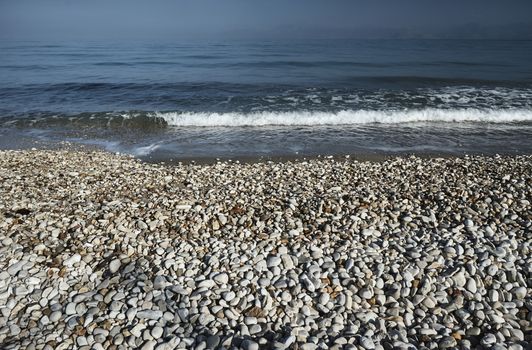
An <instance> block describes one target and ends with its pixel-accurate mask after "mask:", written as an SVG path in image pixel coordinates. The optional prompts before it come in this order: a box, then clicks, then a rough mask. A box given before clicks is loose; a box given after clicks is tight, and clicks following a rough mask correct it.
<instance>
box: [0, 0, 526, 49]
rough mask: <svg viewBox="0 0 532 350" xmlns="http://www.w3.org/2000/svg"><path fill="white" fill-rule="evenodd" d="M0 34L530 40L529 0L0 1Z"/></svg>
mask: <svg viewBox="0 0 532 350" xmlns="http://www.w3.org/2000/svg"><path fill="white" fill-rule="evenodd" d="M0 10H1V11H0V39H2V40H42V41H59V40H72V39H76V40H102V39H117V40H130V39H133V40H162V41H165V40H231V39H250V40H253V39H257V40H280V39H335V38H338V39H349V38H352V39H526V40H528V39H532V20H531V18H530V15H529V14H530V13H532V4H531V3H530V2H529V1H512V2H511V6H509V4H508V3H502V2H499V1H469V2H467V3H466V4H461V3H460V2H458V1H449V2H445V3H435V2H426V1H419V0H415V1H408V2H401V3H398V2H392V1H378V2H371V3H368V2H364V1H333V2H327V3H325V2H320V1H301V0H297V1H290V2H287V3H284V2H281V1H270V2H258V1H241V0H231V1H224V2H216V1H212V0H205V1H197V2H191V1H176V2H170V1H160V2H157V3H143V2H139V1H128V2H125V1H115V2H112V3H106V2H103V1H95V2H90V3H71V2H68V1H50V2H46V3H42V2H37V1H31V0H26V1H19V2H16V3H15V2H9V1H0Z"/></svg>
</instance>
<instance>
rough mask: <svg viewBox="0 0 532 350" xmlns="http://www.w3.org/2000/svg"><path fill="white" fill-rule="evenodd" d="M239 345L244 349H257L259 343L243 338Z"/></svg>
mask: <svg viewBox="0 0 532 350" xmlns="http://www.w3.org/2000/svg"><path fill="white" fill-rule="evenodd" d="M240 346H241V347H242V349H244V350H259V344H257V343H255V342H254V341H252V340H249V339H245V340H244V341H242V343H241V344H240Z"/></svg>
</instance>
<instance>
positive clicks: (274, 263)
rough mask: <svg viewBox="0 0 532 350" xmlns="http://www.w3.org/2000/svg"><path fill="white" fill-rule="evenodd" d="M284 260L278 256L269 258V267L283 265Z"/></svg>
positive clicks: (267, 261)
mask: <svg viewBox="0 0 532 350" xmlns="http://www.w3.org/2000/svg"><path fill="white" fill-rule="evenodd" d="M281 262H282V259H281V258H280V257H278V256H269V257H268V259H267V260H266V264H267V265H268V267H275V266H279V265H281Z"/></svg>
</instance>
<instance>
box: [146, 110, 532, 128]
mask: <svg viewBox="0 0 532 350" xmlns="http://www.w3.org/2000/svg"><path fill="white" fill-rule="evenodd" d="M152 115H153V116H154V117H155V118H156V119H159V120H164V122H166V124H167V125H169V126H179V127H186V126H203V127H208V126H211V127H214V126H268V125H271V126H275V125H279V126H282V125H287V126H291V125H292V126H297V125H302V126H312V125H355V124H403V123H416V122H444V123H456V122H481V123H514V122H530V121H532V110H531V109H506V110H496V109H491V110H480V109H458V110H456V109H422V110H392V111H379V110H375V111H374V110H344V111H338V112H323V111H292V112H251V113H238V112H226V113H214V112H212V113H211V112H156V113H153V114H152Z"/></svg>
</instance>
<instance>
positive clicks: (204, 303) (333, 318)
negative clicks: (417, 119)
mask: <svg viewBox="0 0 532 350" xmlns="http://www.w3.org/2000/svg"><path fill="white" fill-rule="evenodd" d="M531 174H532V157H531V156H514V157H498V156H494V157H479V156H475V157H471V156H469V157H460V158H445V159H443V158H431V159H420V158H416V157H406V158H391V159H388V160H385V161H383V162H357V161H356V160H351V159H346V160H345V161H341V160H332V159H315V160H309V161H294V162H284V163H276V162H266V163H256V164H239V163H236V162H219V163H216V164H212V165H193V164H191V165H174V166H166V165H163V164H147V163H142V162H140V161H138V160H136V159H134V158H131V157H127V156H122V155H115V154H109V153H104V152H97V151H94V152H77V151H61V150H60V151H37V150H32V151H0V344H1V346H0V347H1V348H2V349H18V348H26V349H54V348H57V349H67V348H80V349H129V348H135V349H136V348H138V349H158V350H159V349H176V348H178V349H189V348H194V349H211V348H224V349H250V350H254V349H289V348H290V349H343V348H345V349H414V348H418V349H437V348H441V349H449V348H460V349H470V348H479V347H480V348H486V349H488V348H491V349H499V348H501V349H526V348H527V347H529V344H530V342H531V337H530V334H531V329H532V328H531V325H530V321H531V320H532V312H531V310H532V302H531V301H532V300H531V291H532V290H531V278H532V277H531V275H532V274H531V272H532V254H531V231H532V230H531V228H532V210H531V209H532V208H531V200H532V178H531V176H532V175H531Z"/></svg>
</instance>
